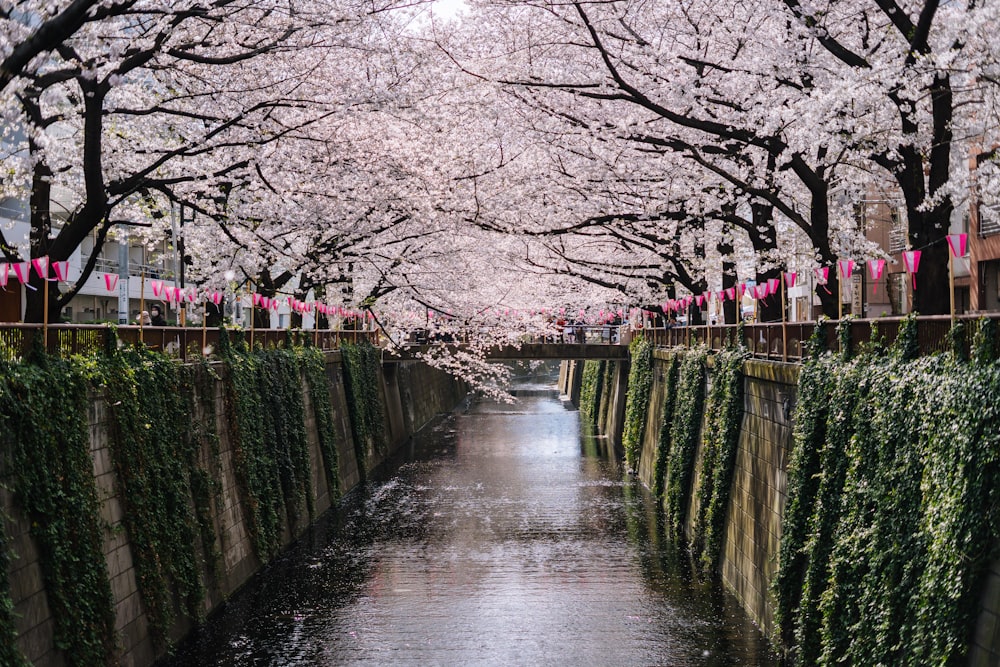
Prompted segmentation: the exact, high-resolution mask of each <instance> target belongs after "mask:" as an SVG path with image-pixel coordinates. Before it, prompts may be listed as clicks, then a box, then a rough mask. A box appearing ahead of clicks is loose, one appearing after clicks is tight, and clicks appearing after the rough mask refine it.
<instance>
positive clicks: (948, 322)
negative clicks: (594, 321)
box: [633, 313, 1000, 362]
mask: <svg viewBox="0 0 1000 667" xmlns="http://www.w3.org/2000/svg"><path fill="white" fill-rule="evenodd" d="M983 317H986V318H988V319H992V320H1000V313H990V314H984V315H961V316H958V317H956V318H955V321H956V322H964V323H966V325H967V326H966V327H965V338H964V340H962V341H961V345H962V346H963V347H964V349H965V351H966V352H968V351H969V349H970V348H971V346H972V337H973V335H974V334H975V330H976V327H975V323H976V322H977V321H978V320H980V319H981V318H983ZM904 319H906V318H905V317H880V318H876V319H870V320H864V319H851V320H850V328H851V330H850V341H851V343H850V344H851V352H856V351H857V350H858V348H859V347H860V346H862V345H865V344H867V343H869V342H871V339H872V336H873V335H875V336H877V337H878V338H880V339H881V340H883V341H884V342H885V344H886V345H891V344H892V343H893V342H894V341H895V340H896V336H897V335H898V334H899V328H900V324H901V323H902V322H903V320H904ZM838 324H839V322H838V321H837V320H829V321H827V325H826V349H828V350H833V351H839V350H840V341H839V340H838V338H837V325H838ZM951 327H952V319H951V317H950V316H949V315H927V316H921V317H917V344H918V346H919V348H920V353H921V354H934V353H936V352H944V351H946V350H948V349H949V347H950V343H949V335H948V334H949V332H950V331H951ZM815 330H816V322H786V323H781V322H773V323H759V324H744V325H743V339H744V340H743V343H744V345H746V348H747V350H749V352H750V354H751V356H753V357H755V358H758V359H769V360H772V361H785V362H800V361H802V359H803V358H805V357H806V356H808V350H807V349H806V342H807V341H808V340H809V338H810V337H811V336H812V335H813V332H814V331H815ZM738 332H739V327H738V326H737V325H723V326H708V325H704V326H690V327H672V328H666V329H664V328H648V329H645V330H643V335H645V336H646V337H647V338H648V339H650V340H651V341H652V342H653V344H654V345H655V346H657V347H693V346H698V345H705V346H707V347H708V348H709V349H712V350H721V349H723V348H725V347H726V345H727V342H728V341H731V340H734V339H735V337H736V336H737V335H738ZM873 332H874V334H873ZM637 334H638V332H635V333H633V335H637Z"/></svg>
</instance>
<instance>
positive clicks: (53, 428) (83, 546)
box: [0, 355, 117, 667]
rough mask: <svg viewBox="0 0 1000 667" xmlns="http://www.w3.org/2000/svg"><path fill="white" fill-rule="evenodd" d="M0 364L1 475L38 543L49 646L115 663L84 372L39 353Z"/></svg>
mask: <svg viewBox="0 0 1000 667" xmlns="http://www.w3.org/2000/svg"><path fill="white" fill-rule="evenodd" d="M0 363H2V366H0V427H2V428H0V445H2V451H3V456H4V473H5V480H6V484H8V485H9V488H10V489H11V491H12V492H13V494H14V499H15V502H16V503H17V505H18V506H19V507H20V508H21V509H22V510H23V511H24V513H25V514H26V515H27V517H28V518H29V519H30V525H31V535H32V537H33V538H34V540H35V541H36V543H37V545H38V550H39V562H40V565H41V570H42V577H43V580H44V583H45V589H46V592H47V600H48V605H49V609H50V611H51V612H52V618H53V620H54V622H55V629H54V635H55V644H56V646H57V647H58V648H60V649H62V651H63V652H64V655H65V657H66V659H67V662H68V663H69V664H71V665H78V666H83V667H100V666H103V665H114V664H117V659H116V656H115V627H114V626H115V610H114V598H113V596H112V594H111V586H110V584H109V581H108V571H107V566H106V563H105V560H104V554H103V552H102V544H103V539H104V538H103V529H102V525H103V521H102V519H101V516H100V503H99V501H98V495H97V489H96V487H95V484H94V471H93V466H94V463H93V460H92V459H91V457H90V446H89V445H90V443H89V438H88V427H87V420H86V415H87V414H88V412H87V410H88V398H89V394H88V386H87V381H86V378H85V375H84V373H83V372H82V371H81V369H80V368H79V366H78V365H77V364H76V362H71V361H64V360H61V359H56V358H49V357H45V356H43V355H37V356H36V360H35V363H6V362H0ZM5 635H6V633H5ZM15 650H16V649H14V648H13V647H11V646H8V647H6V648H5V649H4V651H5V652H7V653H10V652H12V651H15ZM11 664H17V658H15V661H14V662H12V663H11Z"/></svg>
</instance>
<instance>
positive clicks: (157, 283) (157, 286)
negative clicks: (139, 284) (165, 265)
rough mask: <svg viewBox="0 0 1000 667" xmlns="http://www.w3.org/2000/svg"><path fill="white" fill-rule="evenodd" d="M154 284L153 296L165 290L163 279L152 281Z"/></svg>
mask: <svg viewBox="0 0 1000 667" xmlns="http://www.w3.org/2000/svg"><path fill="white" fill-rule="evenodd" d="M152 285H153V296H160V294H161V293H162V292H163V281H162V280H154V281H153V282H152Z"/></svg>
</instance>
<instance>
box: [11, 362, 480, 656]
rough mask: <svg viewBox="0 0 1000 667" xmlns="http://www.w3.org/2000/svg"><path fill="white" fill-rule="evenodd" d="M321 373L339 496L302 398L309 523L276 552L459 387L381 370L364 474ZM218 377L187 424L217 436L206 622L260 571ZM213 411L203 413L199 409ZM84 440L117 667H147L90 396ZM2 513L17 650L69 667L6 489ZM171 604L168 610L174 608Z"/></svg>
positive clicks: (292, 524)
mask: <svg viewBox="0 0 1000 667" xmlns="http://www.w3.org/2000/svg"><path fill="white" fill-rule="evenodd" d="M214 370H215V372H216V373H218V374H223V373H225V372H226V370H225V367H224V366H223V365H221V364H219V365H217V366H216V367H215V369H214ZM326 374H327V379H328V383H329V388H330V396H329V400H330V403H331V405H332V407H333V418H334V425H333V426H334V431H335V440H336V444H337V450H338V454H339V461H338V483H339V487H340V488H339V489H335V490H334V491H336V493H331V489H330V488H329V485H328V483H327V475H326V470H325V468H324V459H323V456H322V454H321V450H320V445H319V441H318V437H317V429H316V413H315V410H314V409H313V406H312V404H311V403H310V400H309V392H308V391H305V390H304V391H303V394H304V398H305V405H304V408H305V409H304V414H305V419H306V436H307V440H308V445H309V447H308V449H309V458H310V468H311V473H312V479H311V489H312V496H313V498H312V501H313V505H314V508H313V513H312V515H311V516H310V515H309V514H308V512H307V510H306V508H305V507H302V508H301V509H300V511H299V513H298V516H297V517H294V518H293V519H292V520H289V521H286V522H285V523H286V525H285V526H284V528H283V534H282V535H281V545H282V547H284V546H287V545H288V544H289V543H290V542H292V541H293V540H295V539H296V538H297V537H298V536H300V535H301V534H302V533H303V532H304V531H305V530H307V529H308V527H309V525H310V521H311V520H314V519H315V518H318V516H319V515H320V514H321V513H322V512H324V511H325V510H327V509H329V508H330V506H331V504H332V502H333V499H334V498H335V497H336V496H338V495H339V494H343V493H345V492H347V491H349V490H350V489H352V488H353V487H354V486H356V485H357V484H358V482H359V480H361V479H362V477H363V474H364V473H365V472H367V471H370V470H372V469H374V468H375V467H377V466H378V465H379V464H381V463H382V462H383V461H385V460H386V459H387V458H389V457H391V456H392V455H393V454H394V453H396V451H397V450H398V449H399V447H400V446H401V445H402V444H403V443H405V442H406V440H407V439H408V438H409V437H410V436H411V435H412V434H413V433H415V432H416V431H418V430H419V429H420V428H421V427H422V426H424V425H425V424H426V423H427V422H428V421H430V420H431V419H432V418H433V417H434V416H435V415H437V414H439V413H441V412H445V411H449V410H451V409H453V408H454V407H455V406H456V405H457V404H458V403H459V402H460V401H461V400H462V399H463V398H464V395H465V388H464V386H463V385H462V383H460V382H459V381H457V380H455V379H454V378H452V377H451V376H449V375H447V374H445V373H443V372H441V371H438V370H435V369H432V368H430V367H428V366H426V365H423V364H421V363H419V362H405V363H394V364H385V365H383V366H382V367H381V370H380V372H379V384H380V386H379V388H378V389H379V396H380V398H381V402H382V407H383V413H384V418H385V435H386V438H385V440H386V442H385V445H384V446H382V447H371V448H369V451H368V452H367V453H366V455H365V458H364V468H365V470H362V469H361V465H360V464H359V461H358V456H357V454H356V447H355V443H354V440H353V436H352V427H351V417H350V411H349V409H348V398H347V391H346V388H345V372H344V367H343V364H342V362H341V357H340V354H339V353H328V354H327V355H326ZM224 380H225V378H223V377H221V376H220V377H219V379H217V380H216V381H215V382H214V384H212V385H211V387H210V389H209V390H208V391H207V392H206V393H207V394H208V395H206V396H200V397H199V402H200V403H201V405H200V413H199V414H198V415H196V418H200V419H206V415H215V420H216V423H215V425H214V431H215V432H216V433H217V434H218V457H217V458H216V457H215V456H214V455H213V454H212V453H210V452H208V451H202V452H200V453H199V456H200V457H201V459H202V460H203V461H208V460H210V459H211V460H215V461H218V469H217V470H216V471H215V475H216V477H217V479H216V482H217V483H218V484H219V485H221V492H220V493H218V494H217V495H216V499H217V500H216V502H215V503H213V509H214V515H213V517H212V521H213V524H214V527H215V533H216V535H215V536H216V544H217V545H218V547H219V551H220V553H221V559H220V563H219V564H220V567H219V568H218V570H217V572H215V573H210V572H208V571H204V572H202V573H201V576H202V578H203V581H204V582H205V587H206V597H205V600H204V612H205V613H206V614H207V613H210V612H211V611H212V610H213V609H214V608H216V607H217V606H218V605H220V604H221V603H223V602H224V601H225V600H226V598H227V597H229V596H230V595H231V594H232V593H233V592H234V591H236V590H237V589H239V588H240V587H241V586H242V585H243V584H244V583H246V582H247V580H248V579H249V578H250V577H252V576H253V575H254V574H255V573H256V572H258V571H259V570H260V569H261V568H262V562H261V560H260V558H258V556H257V555H256V553H255V550H254V547H253V543H252V541H251V536H250V527H249V525H248V521H247V517H246V515H245V514H246V508H247V505H246V501H245V497H244V494H243V492H242V490H241V488H240V483H239V480H238V477H237V474H236V472H235V469H236V457H237V456H238V451H237V449H236V448H235V447H234V443H233V434H232V432H231V430H230V426H229V424H230V423H231V421H230V420H229V418H228V417H227V406H229V405H230V403H231V401H230V399H231V397H228V396H227V395H226V383H225V381H224ZM208 401H211V402H212V403H213V404H214V409H210V408H211V407H213V406H209V405H207V404H206V402H208ZM90 406H91V407H90V411H89V419H88V422H89V424H88V425H89V432H90V453H91V456H92V458H93V471H94V476H95V479H96V482H97V486H98V490H99V495H100V501H101V506H102V516H103V519H104V521H105V522H106V527H105V530H104V535H105V538H104V546H103V550H104V554H105V557H106V561H107V568H108V576H109V577H110V581H111V589H112V593H113V596H114V604H115V615H116V622H115V629H116V632H117V634H118V643H119V653H118V659H119V660H120V664H121V665H125V666H136V667H143V666H146V665H150V664H152V663H153V661H154V660H155V659H156V658H157V657H158V653H160V652H162V649H160V648H157V647H155V646H154V642H153V640H152V638H151V636H150V632H149V619H148V618H147V614H146V610H145V609H144V604H143V601H142V597H141V595H140V591H139V589H138V586H137V568H136V567H135V562H134V553H133V545H132V544H131V543H130V541H129V537H128V534H127V531H126V530H125V527H124V524H123V518H124V517H123V502H122V500H121V498H120V497H119V495H118V493H119V488H120V485H119V481H118V480H117V479H116V473H115V466H114V465H113V462H112V453H111V451H110V449H109V448H110V437H109V416H108V407H107V405H106V404H105V400H104V397H103V396H102V395H101V394H99V393H97V392H94V393H92V395H91V396H90ZM0 500H2V507H3V509H4V510H5V511H6V512H7V515H8V517H9V521H8V523H7V534H8V539H9V543H10V548H11V551H12V552H13V553H14V554H15V557H14V558H12V560H11V565H10V568H9V581H10V586H11V597H12V600H13V603H14V612H15V614H16V626H17V627H16V629H17V633H18V640H17V647H18V648H19V649H20V651H21V653H22V654H23V655H24V656H25V657H26V658H27V659H28V660H29V661H31V663H32V664H34V665H39V666H44V667H48V666H56V665H65V664H72V663H73V660H72V659H67V656H66V655H64V653H63V652H62V651H61V650H59V649H57V648H56V647H55V646H54V642H53V632H54V626H55V622H56V619H54V618H53V616H52V613H51V612H50V610H49V605H48V602H47V595H46V591H45V586H44V583H43V581H44V577H43V573H42V565H41V560H40V558H39V548H38V545H37V544H36V542H35V540H34V539H33V538H32V536H31V534H30V532H29V529H30V527H31V526H30V522H29V520H28V519H27V518H26V517H25V516H24V513H23V512H22V511H21V510H20V508H19V507H17V506H16V504H15V503H14V500H13V498H12V495H11V493H10V492H8V491H7V490H5V489H4V490H2V491H0ZM175 602H176V601H175ZM177 617H178V618H180V619H181V620H179V621H177V622H175V623H174V625H173V627H172V628H171V629H170V632H169V635H170V637H171V639H173V640H174V641H176V640H178V639H180V638H181V637H183V636H184V635H185V634H186V633H187V632H188V631H189V630H190V629H191V627H192V622H191V621H189V620H185V619H183V618H182V617H181V615H180V614H178V615H177Z"/></svg>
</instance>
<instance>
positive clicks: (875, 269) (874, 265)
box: [868, 259, 885, 294]
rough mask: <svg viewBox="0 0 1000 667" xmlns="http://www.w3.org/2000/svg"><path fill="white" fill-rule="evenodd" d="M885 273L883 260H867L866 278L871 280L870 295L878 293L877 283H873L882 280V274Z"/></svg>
mask: <svg viewBox="0 0 1000 667" xmlns="http://www.w3.org/2000/svg"><path fill="white" fill-rule="evenodd" d="M884 271H885V260H884V259H869V260H868V276H869V277H870V278H871V279H872V294H877V293H878V283H877V282H875V281H877V280H880V279H881V278H882V273H883V272H884Z"/></svg>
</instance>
